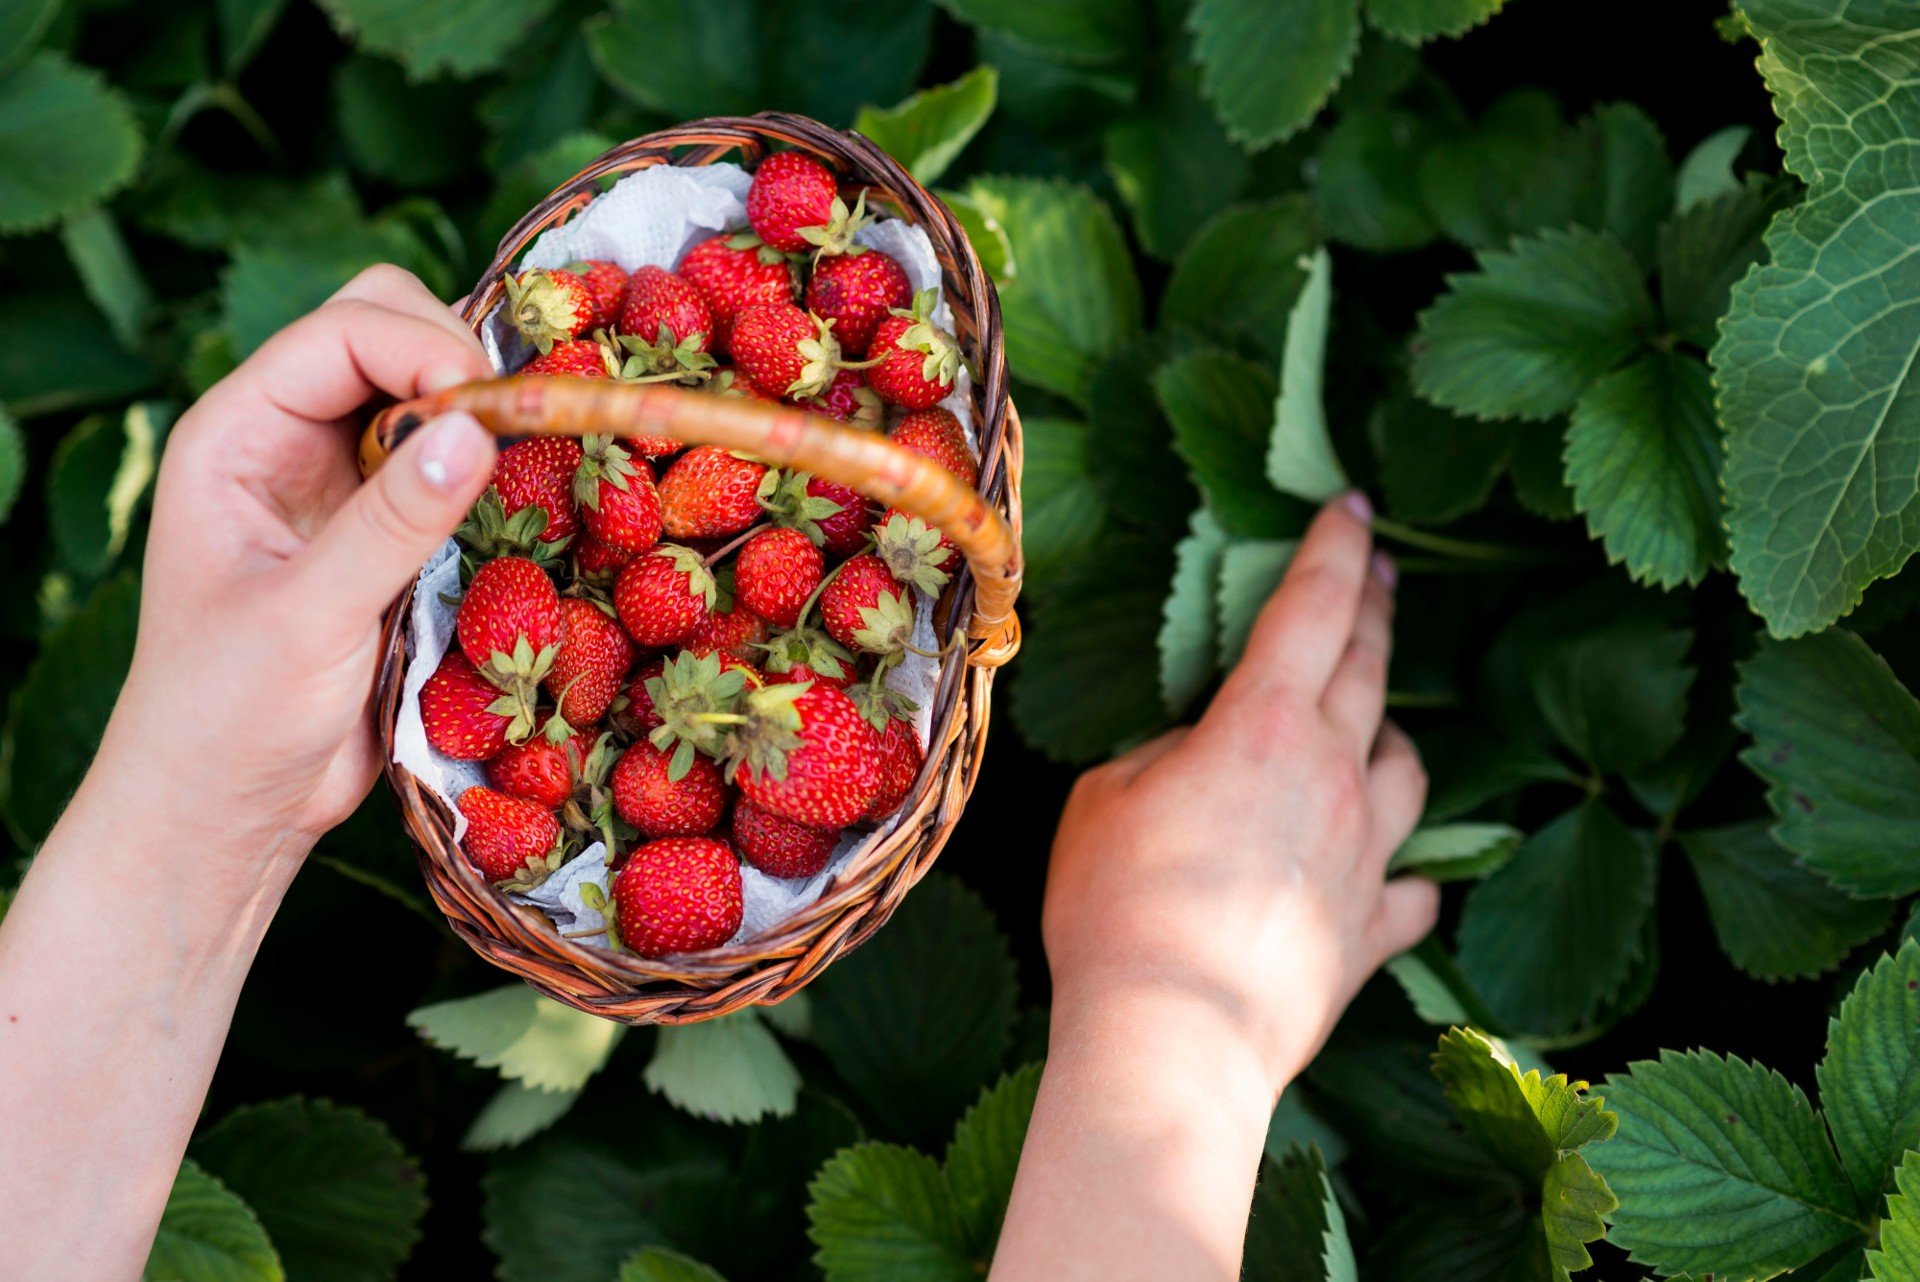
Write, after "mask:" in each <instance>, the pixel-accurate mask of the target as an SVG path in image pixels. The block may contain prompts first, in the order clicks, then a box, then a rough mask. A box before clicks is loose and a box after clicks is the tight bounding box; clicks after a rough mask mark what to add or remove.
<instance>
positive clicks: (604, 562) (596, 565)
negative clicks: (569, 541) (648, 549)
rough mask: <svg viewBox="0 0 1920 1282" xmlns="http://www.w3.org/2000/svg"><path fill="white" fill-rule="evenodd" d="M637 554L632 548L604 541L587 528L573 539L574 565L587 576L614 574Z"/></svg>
mask: <svg viewBox="0 0 1920 1282" xmlns="http://www.w3.org/2000/svg"><path fill="white" fill-rule="evenodd" d="M637 555H639V554H638V553H636V552H635V551H634V550H633V549H632V548H617V547H614V546H613V545H612V544H610V543H602V542H601V541H600V540H599V539H596V538H594V537H593V536H592V535H591V534H588V533H587V532H586V531H585V530H582V531H581V532H580V537H579V538H577V539H575V540H574V541H573V564H574V567H575V568H576V569H577V570H579V572H580V573H581V575H583V576H584V577H586V578H591V579H600V578H604V577H605V576H607V575H611V574H614V573H615V572H617V571H618V570H619V569H620V567H621V566H623V565H625V564H626V563H627V562H629V561H631V560H633V558H634V557H635V556H637Z"/></svg>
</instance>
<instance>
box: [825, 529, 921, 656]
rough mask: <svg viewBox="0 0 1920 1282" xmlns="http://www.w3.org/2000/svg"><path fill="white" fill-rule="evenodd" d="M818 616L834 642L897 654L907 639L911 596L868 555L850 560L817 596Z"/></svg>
mask: <svg viewBox="0 0 1920 1282" xmlns="http://www.w3.org/2000/svg"><path fill="white" fill-rule="evenodd" d="M820 618H821V620H822V621H823V622H824V623H825V624H826V625H827V631H828V633H829V634H831V635H832V637H833V639H834V640H835V641H838V642H839V643H840V644H841V645H844V646H846V647H848V648H849V649H853V650H864V651H866V652H867V653H868V654H898V653H900V652H901V651H902V650H904V649H906V648H907V645H908V644H909V643H910V642H911V641H912V640H913V620H914V608H913V593H912V592H911V591H909V590H908V589H907V587H906V585H905V584H903V583H901V582H900V581H899V580H898V579H896V578H894V577H893V571H891V570H889V569H888V568H887V563H886V562H885V561H882V560H881V559H880V558H879V557H877V556H875V555H873V554H872V553H870V552H863V553H861V554H860V555H859V556H856V557H850V558H849V559H848V560H847V561H845V562H844V563H843V564H842V565H841V566H840V568H839V569H838V570H836V571H834V575H833V579H832V580H831V581H830V582H829V583H828V584H827V586H826V588H825V589H824V590H823V591H822V592H821V593H820Z"/></svg>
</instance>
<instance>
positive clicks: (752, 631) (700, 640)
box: [682, 602, 768, 668]
mask: <svg viewBox="0 0 1920 1282" xmlns="http://www.w3.org/2000/svg"><path fill="white" fill-rule="evenodd" d="M767 635H768V634H767V621H766V620H765V619H763V618H761V617H760V616H759V615H757V614H755V613H754V612H753V611H751V610H749V609H747V608H746V607H745V606H743V605H740V604H739V603H738V602H735V603H734V604H733V605H731V606H729V607H728V608H727V609H724V610H710V611H708V612H707V616H706V617H705V618H703V619H701V620H700V622H698V623H696V624H695V625H694V628H693V631H692V632H690V633H688V634H687V639H686V641H685V642H684V643H682V648H684V649H685V650H686V652H687V653H688V654H693V655H703V654H718V655H720V656H722V657H723V658H732V659H737V660H738V661H740V662H741V663H744V664H746V665H747V666H748V667H750V668H751V667H753V664H754V661H755V660H756V659H758V658H759V657H760V655H761V653H762V651H761V649H760V646H761V643H763V642H764V641H765V640H766V639H767Z"/></svg>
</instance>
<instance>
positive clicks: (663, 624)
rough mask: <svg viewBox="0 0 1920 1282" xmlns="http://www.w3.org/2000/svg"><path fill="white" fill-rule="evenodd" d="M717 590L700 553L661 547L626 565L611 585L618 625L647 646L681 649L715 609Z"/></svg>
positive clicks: (690, 549)
mask: <svg viewBox="0 0 1920 1282" xmlns="http://www.w3.org/2000/svg"><path fill="white" fill-rule="evenodd" d="M716 594H717V588H716V586H715V584H714V581H713V575H712V573H711V572H710V571H708V569H707V567H706V566H705V565H703V564H702V563H701V560H700V554H699V553H698V552H695V551H694V550H693V549H692V548H686V547H681V546H680V545H679V544H677V543H663V544H661V545H660V546H659V547H657V548H655V549H653V550H652V551H651V552H648V553H647V554H646V555H645V556H637V557H635V558H633V560H631V561H629V562H627V567H626V569H624V570H622V571H620V577H619V578H618V579H615V580H614V584H613V604H614V608H615V609H617V610H618V611H619V612H620V623H621V626H623V627H624V628H626V630H627V635H628V636H630V637H632V638H633V639H634V641H635V642H637V643H638V644H640V645H643V646H647V647H660V646H669V645H679V644H680V643H681V642H682V641H685V640H686V639H687V637H688V636H690V635H692V633H693V630H694V629H695V628H696V627H698V626H699V625H700V621H701V620H702V619H704V618H706V616H707V614H708V613H709V612H710V611H711V610H712V609H713V603H714V598H715V596H716Z"/></svg>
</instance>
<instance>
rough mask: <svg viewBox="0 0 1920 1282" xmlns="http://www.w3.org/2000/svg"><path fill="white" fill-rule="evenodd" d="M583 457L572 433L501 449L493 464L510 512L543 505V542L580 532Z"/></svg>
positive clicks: (496, 482)
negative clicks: (576, 486)
mask: <svg viewBox="0 0 1920 1282" xmlns="http://www.w3.org/2000/svg"><path fill="white" fill-rule="evenodd" d="M555 350H558V349H557V348H556V349H555ZM580 458H581V455H580V442H578V441H576V440H574V439H573V438H572V437H570V436H536V437H534V438H533V439H532V440H527V441H521V442H520V443H519V444H518V445H509V446H508V447H507V448H506V449H504V450H501V451H500V458H499V460H498V461H497V462H496V463H495V464H494V465H493V488H494V490H495V492H497V493H498V494H499V495H500V502H501V505H502V506H503V507H504V508H505V510H506V514H507V516H508V517H512V516H514V515H515V514H516V513H519V512H523V511H525V510H526V509H528V508H533V507H537V508H539V509H540V510H541V511H542V512H544V513H545V514H546V520H547V527H546V529H545V530H543V531H541V533H540V536H539V537H540V541H541V542H542V543H558V542H559V541H560V540H561V539H567V538H572V537H573V536H574V535H575V534H577V533H579V531H580V513H579V510H578V509H577V508H575V507H574V505H573V478H574V475H575V474H576V473H577V472H579V470H580Z"/></svg>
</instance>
